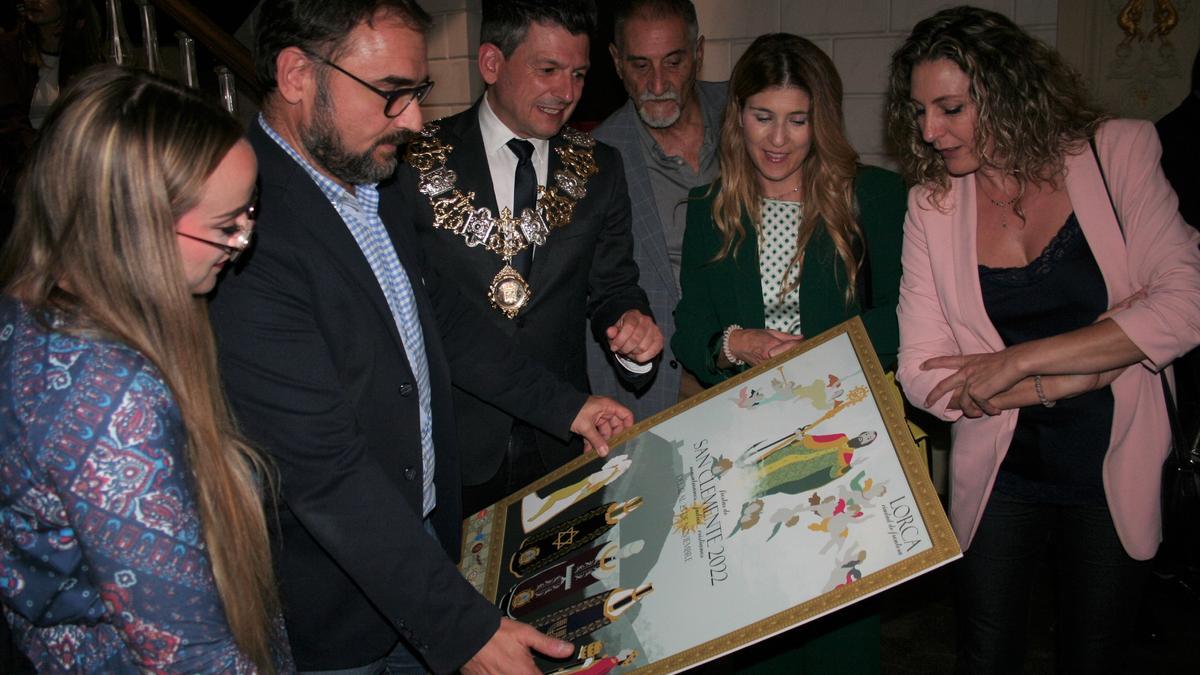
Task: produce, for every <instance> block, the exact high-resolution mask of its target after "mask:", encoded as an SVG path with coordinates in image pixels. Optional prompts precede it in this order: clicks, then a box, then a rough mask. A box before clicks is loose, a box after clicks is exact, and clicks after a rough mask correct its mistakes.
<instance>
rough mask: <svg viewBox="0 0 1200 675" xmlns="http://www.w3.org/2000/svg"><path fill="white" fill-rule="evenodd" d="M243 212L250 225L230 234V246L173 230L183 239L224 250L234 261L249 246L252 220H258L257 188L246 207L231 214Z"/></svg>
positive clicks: (230, 260)
mask: <svg viewBox="0 0 1200 675" xmlns="http://www.w3.org/2000/svg"><path fill="white" fill-rule="evenodd" d="M243 213H244V214H246V218H248V219H249V220H250V221H251V225H250V227H245V228H242V227H238V229H237V232H235V233H233V234H231V235H230V237H232V238H233V245H232V246H230V245H229V244H222V243H220V242H216V241H213V240H211V239H204V238H203V237H197V236H196V235H193V234H188V233H187V232H180V231H179V230H175V234H177V235H179V236H181V237H184V238H185V239H191V240H192V241H198V242H200V243H202V244H208V245H209V246H212V247H213V248H216V249H220V250H221V251H224V252H225V253H226V255H228V256H229V262H236V261H237V259H238V258H240V257H242V252H244V251H245V250H246V248H247V247H249V246H250V238H251V237H252V236H253V235H254V229H253V228H254V226H253V222H254V221H255V220H258V189H257V188H255V190H254V196H253V197H251V198H250V203H249V204H247V205H246V207H245V208H243V209H242V210H241V211H239V212H237V213H234V214H232V216H233V217H234V218H236V217H238V216H240V215H242V214H243Z"/></svg>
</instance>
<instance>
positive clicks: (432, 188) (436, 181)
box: [406, 124, 599, 319]
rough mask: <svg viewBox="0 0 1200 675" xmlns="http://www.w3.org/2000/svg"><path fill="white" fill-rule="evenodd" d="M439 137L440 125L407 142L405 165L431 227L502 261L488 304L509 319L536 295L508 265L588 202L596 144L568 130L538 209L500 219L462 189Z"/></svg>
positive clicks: (502, 214)
mask: <svg viewBox="0 0 1200 675" xmlns="http://www.w3.org/2000/svg"><path fill="white" fill-rule="evenodd" d="M438 131H439V129H438V126H437V125H436V124H427V125H425V128H423V129H422V130H421V131H420V133H418V134H417V135H416V137H415V138H413V139H412V140H411V141H410V142H409V144H408V151H407V155H406V161H407V162H408V163H409V164H411V165H412V166H413V168H415V169H416V170H417V171H418V172H419V173H420V177H419V178H418V186H417V189H418V190H419V191H420V192H421V194H423V195H425V196H426V197H427V198H428V199H429V204H430V206H431V207H432V208H433V227H434V228H436V229H441V230H448V231H450V232H453V233H455V234H457V235H459V236H461V237H462V238H463V241H464V242H465V243H466V245H467V246H470V247H475V246H482V247H483V248H485V249H487V250H488V251H491V252H492V253H495V254H496V255H498V256H500V257H501V258H502V259H503V260H504V267H503V268H502V269H501V270H500V272H499V273H497V274H496V277H495V278H494V279H492V285H491V287H490V288H489V292H488V298H489V299H490V300H491V301H492V306H493V307H495V308H497V309H499V310H500V311H502V312H504V315H505V316H506V317H508V318H509V319H511V318H513V317H515V316H516V315H517V313H518V312H520V311H521V308H523V307H524V306H525V305H526V304H528V303H529V297H530V295H531V294H532V291H531V290H530V288H529V284H528V283H526V282H525V280H524V279H523V278H521V275H520V274H519V273H518V272H517V271H516V270H515V269H513V268H512V266H510V265H509V264H508V263H509V261H511V260H512V257H513V256H514V255H517V254H518V253H520V252H521V251H523V250H525V248H527V247H529V246H541V245H543V244H545V243H546V238H547V237H548V236H549V235H550V233H551V232H553V231H554V230H557V229H559V228H562V227H566V226H567V224H568V223H570V222H571V219H572V217H573V216H574V213H575V205H576V203H578V202H579V200H581V199H583V198H584V197H586V196H587V183H588V179H589V178H591V177H592V176H594V175H596V173H597V172H598V171H599V169H598V167H597V166H596V160H595V157H593V150H594V148H595V147H596V141H595V139H593V138H592V137H591V136H590V135H588V134H586V133H584V132H582V131H576V130H575V129H572V128H570V127H565V128H564V129H563V130H562V131H561V134H562V137H563V139H564V140H566V141H567V142H566V143H565V144H561V145H558V146H556V147H555V148H554V151H555V152H556V153H558V155H559V157H560V158H561V159H562V163H563V168H562V169H559V170H557V171H555V172H554V176H553V181H552V182H551V184H549V185H547V186H539V187H538V196H537V204H536V207H535V208H532V209H522V210H521V213H519V214H514V213H512V212H511V211H510V210H509V209H507V208H506V209H502V210H501V211H500V213H499V215H497V214H494V213H492V212H491V210H490V209H488V208H485V207H476V206H475V205H474V204H473V200H474V199H475V193H474V192H464V191H463V190H462V189H460V188H459V187H458V175H457V174H456V173H455V172H454V171H453V170H452V169H448V168H446V160H447V159H448V158H449V156H450V153H451V151H453V150H454V146H452V145H448V144H446V143H443V142H442V140H441V139H440V138H438V135H437V134H438Z"/></svg>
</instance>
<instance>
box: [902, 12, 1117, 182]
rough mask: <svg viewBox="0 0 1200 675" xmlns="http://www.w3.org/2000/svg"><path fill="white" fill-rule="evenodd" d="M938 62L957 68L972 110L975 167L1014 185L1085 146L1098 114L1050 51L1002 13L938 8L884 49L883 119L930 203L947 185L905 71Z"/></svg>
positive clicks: (1075, 77) (1052, 169) (1057, 166)
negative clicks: (888, 53)
mask: <svg viewBox="0 0 1200 675" xmlns="http://www.w3.org/2000/svg"><path fill="white" fill-rule="evenodd" d="M939 59H947V60H949V61H950V62H952V63H954V64H955V65H956V66H958V67H959V68H960V69H961V70H962V71H963V73H964V74H966V76H967V78H968V80H969V82H970V84H969V86H968V94H969V96H970V98H971V102H972V103H974V104H975V106H976V108H977V109H978V111H979V122H978V124H977V126H976V129H975V138H974V139H973V141H974V150H975V152H976V154H978V155H979V159H980V162H981V163H982V164H983V165H984V166H989V167H994V168H996V169H999V170H1000V171H1002V172H1003V173H1008V174H1015V175H1016V176H1017V177H1018V178H1019V179H1020V180H1021V182H1022V189H1023V186H1024V184H1025V183H1027V182H1032V183H1040V182H1046V181H1049V180H1052V179H1053V177H1054V176H1056V175H1058V174H1059V173H1061V172H1062V170H1063V166H1064V164H1063V162H1064V157H1065V156H1066V155H1067V154H1069V153H1071V152H1073V151H1076V150H1077V149H1078V148H1080V147H1081V146H1083V145H1084V144H1086V141H1087V140H1088V139H1089V138H1091V137H1092V136H1094V135H1095V133H1096V128H1097V127H1098V126H1099V125H1100V123H1101V122H1103V121H1104V120H1105V119H1106V118H1107V115H1106V114H1105V113H1103V112H1102V111H1101V110H1099V109H1098V108H1096V107H1095V106H1093V105H1092V104H1091V102H1090V100H1089V96H1088V93H1087V86H1086V85H1085V84H1084V81H1083V78H1082V77H1081V76H1080V75H1079V73H1078V72H1076V71H1075V70H1074V69H1073V68H1071V67H1070V66H1069V65H1067V63H1066V62H1065V61H1063V59H1062V57H1061V56H1059V55H1058V52H1056V51H1054V50H1053V49H1051V48H1050V47H1049V46H1047V45H1046V44H1045V43H1044V42H1042V41H1041V40H1038V39H1037V38H1035V37H1033V36H1032V35H1030V34H1029V33H1026V32H1025V31H1024V30H1022V29H1021V28H1020V27H1019V26H1017V25H1016V24H1015V23H1013V22H1012V20H1010V19H1009V18H1008V17H1006V16H1004V15H1003V14H999V13H997V12H992V11H989V10H985V9H978V8H976V7H966V6H963V7H955V8H952V9H946V10H942V11H940V12H938V13H936V14H934V15H933V16H931V17H929V18H927V19H924V20H922V21H920V22H919V23H917V25H916V26H914V27H913V29H912V33H910V34H909V36H908V39H906V40H905V41H904V44H902V45H901V46H900V48H899V49H897V50H896V52H895V53H894V54H893V55H892V62H891V68H890V73H889V78H888V79H889V85H888V103H887V124H888V132H889V135H890V137H891V141H892V144H893V145H894V146H895V150H896V152H897V155H898V156H899V158H900V160H901V162H903V164H904V174H905V177H906V178H907V179H908V180H909V181H910V182H911V183H913V184H917V185H923V186H926V187H927V188H929V190H930V196H931V197H932V198H933V202H934V204H935V205H937V204H939V203H940V202H941V199H942V197H944V196H945V195H946V193H947V192H948V191H949V189H950V174H949V173H948V172H947V170H946V162H945V160H944V159H943V158H942V156H941V154H940V153H938V152H937V151H936V150H935V149H934V148H933V146H931V145H930V144H929V143H926V142H925V139H924V137H923V136H922V133H921V127H920V125H919V124H918V122H917V115H916V104H915V103H913V101H912V71H913V69H914V68H915V67H916V66H917V65H918V64H921V63H925V62H927V61H937V60H939Z"/></svg>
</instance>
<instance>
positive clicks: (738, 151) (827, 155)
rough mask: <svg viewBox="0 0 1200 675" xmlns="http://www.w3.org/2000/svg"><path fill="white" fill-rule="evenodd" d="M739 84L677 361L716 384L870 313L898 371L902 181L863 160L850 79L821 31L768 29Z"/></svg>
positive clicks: (697, 242)
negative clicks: (848, 121) (804, 34)
mask: <svg viewBox="0 0 1200 675" xmlns="http://www.w3.org/2000/svg"><path fill="white" fill-rule="evenodd" d="M729 87H730V98H729V102H728V104H727V105H726V109H725V117H724V122H723V124H722V129H721V144H720V152H721V167H722V171H721V178H720V179H719V180H718V181H717V182H716V183H714V184H713V185H711V186H706V187H701V188H697V189H696V190H694V191H693V192H692V194H691V195H690V202H689V204H688V217H687V231H686V234H685V235H684V241H683V257H682V262H681V268H680V285H681V287H682V297H681V299H680V302H679V305H678V307H676V309H675V320H676V332H675V335H674V337H673V338H672V340H671V346H672V347H673V348H674V350H675V354H676V357H677V358H678V359H679V361H680V363H682V364H683V365H684V366H685V367H686V368H687V369H688V370H689V371H691V372H692V373H693V374H694V375H695V376H696V377H697V379H698V380H699V381H700V383H701V384H703V385H705V386H711V385H713V384H716V383H718V382H721V381H722V380H725V379H726V378H728V377H731V376H733V375H735V374H737V373H738V372H740V371H741V370H743V369H745V368H747V367H749V366H753V365H756V364H757V363H759V362H761V361H764V360H766V359H768V358H770V357H772V356H775V355H777V354H779V353H782V352H784V351H787V350H788V349H790V348H792V347H793V346H795V345H796V344H797V342H799V341H800V340H802V339H803V336H804V335H809V336H813V335H817V334H818V333H820V332H821V331H824V330H825V329H827V328H830V327H832V326H835V325H837V324H838V323H840V322H842V321H845V320H846V319H849V318H850V317H853V316H856V315H861V316H862V318H863V322H864V323H865V324H866V327H867V332H868V334H869V335H870V337H871V341H872V343H873V344H874V345H875V350H876V352H877V353H878V354H879V358H880V361H881V362H882V363H883V366H884V368H891V367H892V366H894V364H895V361H896V350H897V344H898V341H899V336H898V329H897V327H896V300H897V297H898V295H899V287H900V244H901V237H902V228H903V223H904V211H905V204H906V199H907V189H906V188H905V186H904V183H903V181H902V180H901V178H900V177H899V176H898V175H896V174H895V173H892V172H891V171H886V170H884V169H880V168H876V167H868V166H862V165H859V164H858V162H857V160H858V155H857V153H855V151H854V149H853V148H852V147H851V146H850V143H849V141H848V140H847V139H846V136H845V131H844V128H845V127H844V124H843V118H842V108H841V101H842V85H841V79H840V78H839V77H838V74H837V70H836V69H835V67H834V65H833V62H832V61H831V60H830V59H829V57H828V56H826V55H825V53H824V52H822V51H821V50H820V49H819V48H817V47H816V46H815V45H813V44H812V43H811V42H809V41H808V40H805V39H804V38H801V37H797V36H795V35H787V34H775V35H765V36H763V37H760V38H759V39H758V40H756V41H755V42H754V43H753V44H752V45H751V46H750V48H749V49H747V51H746V53H745V54H744V55H743V56H742V58H741V59H739V60H738V63H737V65H736V66H735V68H734V72H733V77H732V78H731V80H730V85H729ZM760 242H761V243H760Z"/></svg>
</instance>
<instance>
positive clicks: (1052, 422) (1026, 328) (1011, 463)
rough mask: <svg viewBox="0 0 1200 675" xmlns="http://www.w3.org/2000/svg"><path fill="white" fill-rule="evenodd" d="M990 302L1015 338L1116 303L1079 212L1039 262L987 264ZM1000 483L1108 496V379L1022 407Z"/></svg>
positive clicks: (1054, 329) (1030, 492)
mask: <svg viewBox="0 0 1200 675" xmlns="http://www.w3.org/2000/svg"><path fill="white" fill-rule="evenodd" d="M979 282H980V286H981V287H982V290H983V305H984V308H985V309H986V310H987V313H988V317H990V318H991V320H992V324H993V325H994V326H995V327H996V330H997V332H999V333H1000V337H1001V339H1003V340H1004V344H1005V345H1007V346H1011V345H1015V344H1019V343H1022V342H1027V341H1029V340H1036V339H1040V338H1045V337H1050V336H1052V335H1058V334H1060V333H1065V332H1068V331H1071V330H1075V329H1077V328H1082V327H1084V326H1087V325H1089V324H1091V323H1093V322H1094V321H1095V320H1096V319H1097V317H1099V316H1100V314H1102V313H1103V312H1104V311H1105V310H1106V309H1107V307H1108V291H1107V287H1106V286H1105V284H1104V277H1103V276H1101V273H1100V267H1099V266H1098V265H1097V264H1096V258H1095V256H1094V255H1092V250H1091V248H1090V247H1089V246H1088V243H1087V239H1085V238H1084V236H1083V230H1081V229H1080V227H1079V221H1078V220H1076V218H1075V214H1074V213H1072V214H1071V215H1070V216H1068V217H1067V222H1066V223H1065V224H1064V225H1063V226H1062V229H1060V230H1059V231H1058V234H1056V235H1054V238H1053V239H1052V240H1051V241H1050V243H1049V244H1047V245H1046V248H1045V250H1043V251H1042V253H1041V255H1039V256H1038V257H1037V259H1035V260H1034V261H1033V262H1031V263H1029V264H1028V265H1026V266H1024V267H1005V268H991V267H985V266H983V265H980V266H979ZM1017 415H1018V416H1017V428H1016V431H1015V432H1014V434H1013V439H1012V444H1011V445H1010V446H1009V448H1008V454H1007V455H1006V456H1005V458H1004V462H1003V463H1002V464H1001V466H1000V474H999V476H998V477H997V478H996V488H995V489H996V490H999V491H1001V492H1003V493H1005V494H1009V495H1012V496H1014V497H1019V498H1027V499H1034V500H1037V501H1050V502H1055V503H1100V504H1103V503H1104V488H1103V485H1102V483H1101V474H1100V472H1101V463H1102V462H1103V460H1104V453H1105V451H1106V450H1107V449H1108V444H1109V437H1110V436H1111V433H1112V416H1113V397H1112V390H1111V389H1110V388H1108V387H1105V388H1104V389H1099V390H1096V391H1092V392H1088V393H1086V394H1083V395H1082V396H1077V397H1075V398H1070V399H1064V400H1061V401H1059V402H1058V404H1057V405H1056V406H1055V407H1053V408H1046V407H1044V406H1042V405H1040V404H1039V405H1034V406H1029V407H1026V408H1021V410H1020V411H1018V414H1017Z"/></svg>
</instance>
